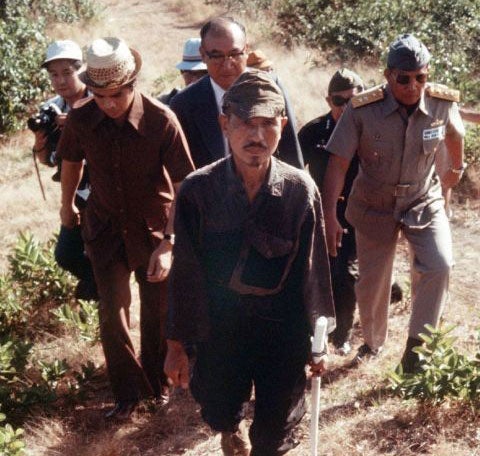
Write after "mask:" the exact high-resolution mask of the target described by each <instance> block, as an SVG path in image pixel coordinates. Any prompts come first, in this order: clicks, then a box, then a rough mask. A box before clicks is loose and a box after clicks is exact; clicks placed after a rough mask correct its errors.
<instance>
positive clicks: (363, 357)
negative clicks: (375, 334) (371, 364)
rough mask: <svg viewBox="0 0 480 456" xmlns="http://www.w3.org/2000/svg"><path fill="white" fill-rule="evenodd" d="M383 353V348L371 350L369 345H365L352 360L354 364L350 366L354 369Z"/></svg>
mask: <svg viewBox="0 0 480 456" xmlns="http://www.w3.org/2000/svg"><path fill="white" fill-rule="evenodd" d="M381 351H382V348H381V347H380V348H377V349H373V348H370V347H369V346H368V345H367V344H363V345H361V346H360V348H359V349H358V351H357V354H356V355H355V358H353V359H352V362H351V363H350V366H352V367H356V366H359V365H360V364H362V363H364V362H365V361H368V360H370V359H372V358H375V357H376V356H378V354H379V353H380V352H381Z"/></svg>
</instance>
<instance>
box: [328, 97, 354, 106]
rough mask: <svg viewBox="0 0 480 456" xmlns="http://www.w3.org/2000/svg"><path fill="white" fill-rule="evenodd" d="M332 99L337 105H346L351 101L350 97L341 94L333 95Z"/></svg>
mask: <svg viewBox="0 0 480 456" xmlns="http://www.w3.org/2000/svg"><path fill="white" fill-rule="evenodd" d="M331 99H332V104H333V105H334V106H337V107H340V106H343V105H346V104H347V103H348V102H349V101H350V98H344V97H342V96H341V95H332V97H331Z"/></svg>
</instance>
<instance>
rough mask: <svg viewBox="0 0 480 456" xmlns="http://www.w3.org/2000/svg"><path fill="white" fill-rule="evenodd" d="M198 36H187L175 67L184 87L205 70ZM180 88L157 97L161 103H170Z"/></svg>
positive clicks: (199, 76) (197, 78)
mask: <svg viewBox="0 0 480 456" xmlns="http://www.w3.org/2000/svg"><path fill="white" fill-rule="evenodd" d="M200 43H201V40H200V38H189V39H188V40H187V41H185V45H184V46H183V57H182V61H181V62H179V63H177V65H175V67H176V68H177V69H178V70H180V73H181V75H182V78H183V80H184V81H185V87H188V86H189V85H190V84H193V83H194V82H196V81H198V80H199V79H201V78H203V76H205V75H206V74H208V71H207V65H205V63H203V61H202V56H201V55H200ZM181 90H182V89H180V88H178V87H175V88H174V89H172V90H171V91H170V92H169V93H166V94H164V95H160V97H159V98H158V99H159V100H160V101H161V102H162V103H165V104H167V105H168V104H170V100H171V99H172V98H173V97H174V96H175V95H176V94H177V93H178V92H180V91H181Z"/></svg>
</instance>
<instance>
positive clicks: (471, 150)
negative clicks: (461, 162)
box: [465, 125, 480, 165]
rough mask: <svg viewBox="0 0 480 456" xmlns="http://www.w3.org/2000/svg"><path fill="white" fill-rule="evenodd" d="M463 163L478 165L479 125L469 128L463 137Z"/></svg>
mask: <svg viewBox="0 0 480 456" xmlns="http://www.w3.org/2000/svg"><path fill="white" fill-rule="evenodd" d="M465 161H466V162H467V163H468V164H469V165H471V164H480V125H474V126H469V127H468V128H467V134H466V135H465Z"/></svg>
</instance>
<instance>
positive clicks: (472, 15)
mask: <svg viewBox="0 0 480 456" xmlns="http://www.w3.org/2000/svg"><path fill="white" fill-rule="evenodd" d="M270 3H271V4H272V3H273V2H270ZM275 5H277V13H276V18H277V24H278V28H279V30H280V32H279V33H280V37H281V38H282V40H283V41H284V42H285V43H287V44H292V43H293V42H301V43H304V44H307V45H309V46H311V47H315V48H320V49H321V50H323V51H324V52H325V53H326V54H327V55H329V56H330V57H332V58H334V59H335V60H338V59H340V60H342V61H344V60H349V59H353V60H355V59H359V58H362V59H370V60H371V61H372V62H374V63H377V62H378V61H379V60H380V58H381V57H382V56H383V55H385V53H386V50H387V47H388V44H389V43H390V42H391V41H392V40H393V39H394V38H395V37H396V36H397V35H398V34H400V33H406V32H412V33H414V34H415V35H416V36H417V37H418V38H419V39H421V40H422V41H423V42H424V43H425V44H426V45H427V47H428V48H429V49H430V51H431V53H432V55H433V58H432V62H431V63H432V73H433V74H432V79H433V80H436V81H438V82H442V83H444V84H447V85H450V86H453V87H455V88H457V89H460V90H461V91H462V94H463V98H465V99H466V100H478V99H479V98H480V84H478V77H477V78H475V75H477V74H478V70H479V67H478V62H479V61H480V46H479V45H480V3H479V2H478V1H475V0H425V1H423V2H417V1H416V0H402V1H391V0H358V1H352V0H279V1H278V2H276V3H275Z"/></svg>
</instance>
